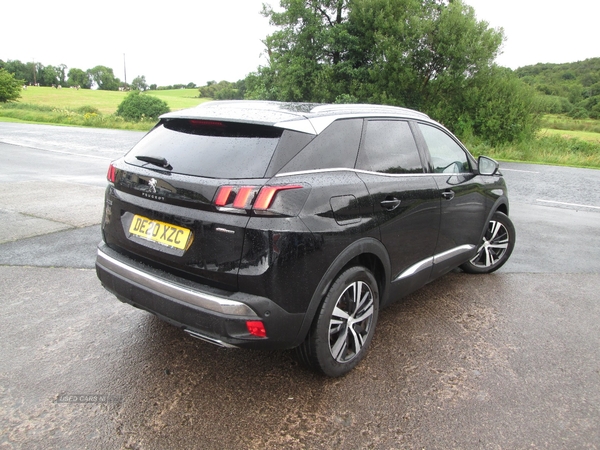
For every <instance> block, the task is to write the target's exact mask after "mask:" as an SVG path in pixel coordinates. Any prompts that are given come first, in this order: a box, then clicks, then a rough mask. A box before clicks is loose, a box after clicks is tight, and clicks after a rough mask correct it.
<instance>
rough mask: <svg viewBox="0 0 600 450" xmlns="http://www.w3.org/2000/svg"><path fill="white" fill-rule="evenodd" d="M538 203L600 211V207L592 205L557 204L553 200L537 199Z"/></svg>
mask: <svg viewBox="0 0 600 450" xmlns="http://www.w3.org/2000/svg"><path fill="white" fill-rule="evenodd" d="M536 202H542V203H555V204H557V205H566V206H576V207H578V208H592V209H600V206H590V205H579V204H577V203H565V202H555V201H552V200H540V199H539V198H538V199H536Z"/></svg>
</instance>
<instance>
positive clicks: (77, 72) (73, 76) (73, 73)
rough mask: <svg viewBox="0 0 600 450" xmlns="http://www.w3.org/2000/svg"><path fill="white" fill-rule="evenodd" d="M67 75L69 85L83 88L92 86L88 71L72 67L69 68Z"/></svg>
mask: <svg viewBox="0 0 600 450" xmlns="http://www.w3.org/2000/svg"><path fill="white" fill-rule="evenodd" d="M67 76H68V77H69V80H68V85H69V86H79V87H80V88H83V89H91V87H92V77H91V76H90V74H89V73H88V72H85V71H83V70H81V69H76V68H73V69H70V70H69V73H68V75H67Z"/></svg>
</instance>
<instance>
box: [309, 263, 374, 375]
mask: <svg viewBox="0 0 600 450" xmlns="http://www.w3.org/2000/svg"><path fill="white" fill-rule="evenodd" d="M378 312H379V288H378V285H377V281H376V280H375V277H374V276H373V274H372V273H371V272H370V271H369V270H368V269H366V268H365V267H362V266H355V267H351V268H349V269H347V270H345V271H344V272H342V273H341V274H340V275H339V276H338V277H337V278H336V280H335V281H334V282H333V284H332V285H331V287H330V288H329V291H328V292H327V295H326V296H325V299H324V300H323V303H322V304H321V308H320V309H319V312H318V314H317V317H316V318H315V321H314V323H313V325H312V327H311V330H310V332H309V334H308V336H307V338H306V340H305V341H304V343H303V344H302V345H301V346H300V347H299V349H298V353H299V355H300V357H301V359H302V360H303V361H304V362H305V363H307V364H308V365H309V366H311V367H312V368H313V369H315V370H317V371H319V372H321V373H323V374H325V375H328V376H330V377H339V376H342V375H345V374H346V373H348V372H350V371H351V370H352V369H353V368H354V367H356V365H357V364H358V363H359V362H360V361H361V360H362V359H363V358H364V356H365V354H366V353H367V350H368V348H369V344H370V343H371V340H372V339H373V333H374V331H375V324H376V323H377V315H378Z"/></svg>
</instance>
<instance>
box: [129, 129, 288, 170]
mask: <svg viewBox="0 0 600 450" xmlns="http://www.w3.org/2000/svg"><path fill="white" fill-rule="evenodd" d="M282 133H283V130H282V129H280V128H274V127H270V126H265V125H255V124H245V123H234V122H219V121H209V120H194V119H168V120H163V121H162V122H161V123H159V124H158V125H157V127H156V128H154V130H152V131H151V132H150V133H148V134H147V135H146V136H145V137H144V138H143V139H142V140H141V141H140V142H139V143H138V144H137V145H136V146H135V147H134V148H133V149H132V150H131V151H130V152H129V153H128V154H127V155H126V157H125V161H126V162H127V163H129V164H135V165H137V166H146V167H148V168H157V166H156V164H152V163H149V162H147V161H148V160H154V159H156V160H161V161H162V160H164V162H165V164H164V167H167V166H168V167H169V170H170V171H171V172H174V173H181V174H185V175H193V176H201V177H208V178H229V179H231V178H262V177H264V175H265V172H266V169H267V166H268V165H269V162H270V161H271V158H272V157H273V152H274V151H275V148H276V147H277V144H278V142H279V139H280V137H281V134H282ZM138 156H139V157H141V158H142V159H144V161H142V160H139V159H138V158H137V157H138ZM158 168H160V167H158Z"/></svg>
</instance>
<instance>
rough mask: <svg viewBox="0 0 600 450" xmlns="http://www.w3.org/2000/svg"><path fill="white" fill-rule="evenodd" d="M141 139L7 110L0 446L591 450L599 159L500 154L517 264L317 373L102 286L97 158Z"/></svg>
mask: <svg viewBox="0 0 600 450" xmlns="http://www.w3.org/2000/svg"><path fill="white" fill-rule="evenodd" d="M142 136H143V134H141V133H135V132H119V131H113V130H89V129H85V130H82V129H78V128H62V127H51V126H39V125H23V124H9V123H0V160H1V161H2V165H1V167H2V169H3V170H2V171H0V192H1V194H0V318H1V324H2V325H1V327H0V448H100V449H105V448H127V449H154V448H207V449H212V448H214V449H222V448H228V449H229V448H257V449H258V448H350V449H355V448H376V449H389V448H407V449H417V448H418V449H422V448H426V449H434V448H460V449H465V448H467V449H471V448H473V449H479V448H485V449H487V448H490V449H500V448H503V449H524V448H551V449H554V448H556V449H563V448H564V449H574V448H578V449H579V448H588V449H595V448H598V447H600V425H599V424H600V351H599V350H598V349H599V348H600V233H598V231H600V225H599V223H600V221H599V219H600V190H599V189H598V188H599V187H600V171H596V170H585V169H571V168H560V167H548V166H533V165H524V164H504V163H503V164H502V165H501V167H502V170H503V172H504V174H505V177H506V179H507V182H508V184H509V189H510V196H511V212H510V215H511V218H512V219H513V221H514V223H515V226H516V230H517V246H516V248H515V251H514V253H513V255H512V257H511V260H510V261H509V262H508V263H507V264H506V265H505V266H504V267H503V268H502V269H501V270H500V271H498V272H497V273H495V274H492V275H484V276H472V275H466V274H463V273H460V272H454V273H451V274H448V275H446V276H445V277H443V278H441V279H439V280H437V281H435V282H434V283H431V284H430V285H428V286H426V287H424V288H423V289H421V290H419V291H418V292H416V293H414V294H413V295H411V296H409V297H407V298H406V299H403V300H402V301H400V302H397V303H395V304H394V305H393V306H391V307H390V308H387V309H386V310H384V311H383V312H382V313H381V314H380V319H379V322H378V325H377V330H376V333H375V338H374V341H373V345H372V347H371V349H370V352H369V354H368V356H367V358H366V359H365V360H364V361H363V362H362V363H361V364H360V365H359V366H358V367H357V369H355V370H354V371H353V372H351V373H350V374H348V375H347V376H346V377H344V378H341V379H328V378H324V377H321V376H319V375H316V374H314V373H312V372H310V371H308V370H306V369H305V368H304V367H302V366H301V365H299V364H298V363H297V362H296V361H295V359H294V358H293V357H292V354H291V353H290V352H258V351H247V350H230V349H221V348H218V347H214V346H211V345H209V344H206V343H204V342H201V341H197V340H194V339H193V338H191V337H189V336H187V335H185V334H184V333H182V332H181V331H179V330H178V329H176V328H174V327H171V326H169V325H167V324H164V323H162V322H161V321H159V320H157V319H156V318H154V317H153V316H151V315H149V314H147V313H144V312H142V311H138V310H136V309H134V308H132V307H130V306H128V305H124V304H122V303H120V302H119V301H118V300H116V299H115V298H114V297H113V296H112V295H110V294H108V293H107V292H106V291H104V289H103V288H102V287H101V286H100V283H99V282H98V280H97V278H96V275H95V272H94V270H93V262H94V255H95V246H96V244H97V243H98V241H99V239H100V234H99V222H100V215H101V208H102V198H103V191H104V186H105V173H106V168H107V165H108V162H109V161H110V160H111V159H114V158H116V157H118V156H119V155H120V154H122V153H124V152H125V151H127V150H128V149H129V148H130V147H131V146H132V145H133V144H134V143H135V142H136V141H137V140H139V139H140V138H141V137H142Z"/></svg>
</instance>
